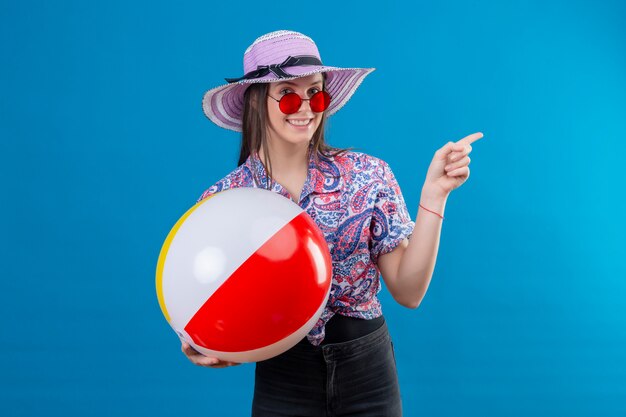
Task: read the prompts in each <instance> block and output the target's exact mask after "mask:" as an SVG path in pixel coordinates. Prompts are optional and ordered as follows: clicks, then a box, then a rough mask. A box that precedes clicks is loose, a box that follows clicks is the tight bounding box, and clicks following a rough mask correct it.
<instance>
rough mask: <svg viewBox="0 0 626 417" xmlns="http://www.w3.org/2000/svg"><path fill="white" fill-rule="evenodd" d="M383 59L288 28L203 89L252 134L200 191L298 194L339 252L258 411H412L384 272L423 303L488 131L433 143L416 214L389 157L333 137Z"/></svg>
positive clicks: (404, 296)
mask: <svg viewBox="0 0 626 417" xmlns="http://www.w3.org/2000/svg"><path fill="white" fill-rule="evenodd" d="M373 70H374V68H338V67H329V66H325V65H323V64H322V62H321V59H320V55H319V52H318V50H317V47H316V45H315V43H314V42H313V40H312V39H311V38H309V37H307V36H305V35H303V34H301V33H298V32H293V31H286V30H281V31H276V32H271V33H268V34H266V35H263V36H261V37H259V38H258V39H256V40H255V41H254V43H253V44H252V45H251V46H250V47H249V48H248V49H247V50H246V52H245V53H244V76H242V77H240V78H235V79H230V78H227V79H226V81H228V82H229V84H227V85H223V86H220V87H217V88H214V89H211V90H209V91H207V93H206V94H205V96H204V100H203V108H204V111H205V114H206V115H207V117H208V118H209V119H210V120H211V121H213V122H215V123H216V124H217V125H218V126H220V127H223V128H226V129H230V130H234V131H238V132H242V142H241V153H240V157H239V164H238V165H239V166H238V167H237V168H236V169H235V170H233V171H232V172H231V173H229V174H228V175H226V176H225V177H224V178H222V179H221V180H220V181H218V182H217V183H215V184H214V185H213V186H211V187H210V188H208V189H207V190H206V191H205V192H204V193H202V195H201V196H200V199H199V200H198V201H200V200H202V199H204V198H206V197H208V196H210V195H212V194H214V193H217V192H220V191H222V190H225V189H229V188H235V187H260V188H266V189H270V190H272V191H274V192H277V193H279V194H282V195H283V196H285V197H286V198H291V199H292V200H293V201H294V202H295V203H297V204H298V205H300V207H301V208H302V209H304V210H305V211H306V212H307V213H308V214H309V215H310V216H311V217H312V218H313V220H314V221H315V222H316V224H317V225H318V226H319V228H320V230H321V231H322V232H323V233H324V237H325V238H326V241H327V243H328V246H329V249H330V252H331V258H332V262H333V282H332V287H331V294H330V297H329V300H328V303H327V306H326V308H325V310H324V312H323V314H322V316H321V317H320V319H319V321H318V322H317V324H316V325H315V327H314V328H313V329H312V330H311V332H310V333H309V334H308V335H307V336H306V337H305V338H304V339H302V341H300V342H299V343H298V344H297V345H296V346H294V347H293V348H292V349H290V350H288V351H287V352H285V353H283V354H281V355H279V356H277V357H274V358H272V359H268V360H265V361H260V362H257V363H256V370H255V388H254V399H253V406H252V408H253V409H252V415H253V416H257V417H258V416H272V417H276V416H296V415H297V416H322V415H329V416H330V415H332V416H340V415H352V416H357V415H358V416H376V417H384V416H400V415H402V405H401V399H400V390H399V387H398V378H397V371H396V362H395V356H394V351H393V343H392V341H391V337H390V335H389V333H388V330H387V325H386V323H385V321H384V317H383V315H382V310H381V305H380V303H379V301H378V298H377V293H378V292H379V291H380V289H381V286H380V278H381V275H382V278H383V279H384V281H385V284H386V286H387V288H388V289H389V291H390V292H391V294H392V296H393V298H394V299H395V300H396V301H397V302H398V303H400V304H401V305H403V306H406V307H408V308H417V306H418V305H419V304H420V302H421V300H422V298H423V297H424V295H425V293H426V290H427V288H428V285H429V282H430V279H431V275H432V273H433V270H434V267H435V261H436V257H437V250H438V246H439V235H440V231H441V223H442V220H443V212H444V208H445V204H446V200H447V197H448V195H449V193H450V192H451V191H452V190H453V189H455V188H457V187H459V186H460V185H461V184H462V183H463V182H465V181H466V180H467V178H468V177H469V167H468V165H469V162H470V159H469V156H468V155H469V153H470V152H471V150H472V147H471V143H472V142H474V141H475V140H477V139H479V138H481V137H482V133H475V134H472V135H469V136H467V137H465V138H463V139H461V140H460V141H458V142H456V143H453V142H448V143H447V144H446V145H444V146H443V147H442V148H441V149H439V150H437V152H435V156H434V158H433V160H432V162H431V164H430V167H429V169H428V172H427V175H426V180H425V183H424V185H423V186H422V190H421V198H420V205H419V207H420V208H421V209H422V210H423V212H419V216H418V217H417V219H416V222H415V223H414V222H413V221H411V218H410V215H409V213H408V210H407V208H406V204H405V202H404V199H403V197H402V193H401V191H400V187H399V185H398V183H397V181H396V179H395V177H394V175H393V172H392V171H391V169H390V167H389V165H388V164H387V163H385V162H384V161H382V160H380V159H378V158H375V157H373V156H370V155H366V154H364V153H360V152H353V151H350V150H343V149H335V148H332V147H330V146H328V145H327V144H326V142H325V139H324V124H325V121H326V118H327V117H329V116H330V115H332V114H334V113H335V112H336V111H337V110H339V109H340V108H341V107H342V106H343V105H344V104H346V102H347V101H348V100H349V99H350V97H351V96H352V95H353V93H354V92H355V91H356V89H357V88H358V86H359V85H360V84H361V82H362V81H363V79H364V78H365V77H366V76H367V75H368V74H369V73H370V72H372V71H373ZM409 237H410V240H409ZM182 350H183V352H184V353H185V355H186V356H187V357H188V358H189V359H190V360H191V361H192V362H193V363H194V364H196V365H200V366H206V367H212V368H222V367H227V366H232V365H237V364H236V363H233V362H225V361H220V360H218V359H217V358H210V357H205V356H203V355H201V354H199V353H198V352H196V351H195V350H194V349H193V348H191V347H190V346H189V344H187V343H184V342H183V345H182Z"/></svg>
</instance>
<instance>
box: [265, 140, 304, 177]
mask: <svg viewBox="0 0 626 417" xmlns="http://www.w3.org/2000/svg"><path fill="white" fill-rule="evenodd" d="M308 150H309V144H308V143H306V144H298V145H292V144H285V143H279V144H276V143H271V142H270V141H268V149H267V151H268V154H269V157H270V160H271V164H272V177H274V179H279V178H285V177H292V176H293V175H295V174H298V173H302V172H305V173H306V172H307V169H308V166H309V158H308ZM259 158H260V160H261V161H264V153H263V148H261V150H260V151H259Z"/></svg>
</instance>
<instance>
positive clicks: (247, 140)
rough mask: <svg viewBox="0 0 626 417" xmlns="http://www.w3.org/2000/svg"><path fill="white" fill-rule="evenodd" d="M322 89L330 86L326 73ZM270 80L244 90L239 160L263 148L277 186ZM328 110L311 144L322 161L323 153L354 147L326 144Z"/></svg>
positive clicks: (269, 174) (329, 154)
mask: <svg viewBox="0 0 626 417" xmlns="http://www.w3.org/2000/svg"><path fill="white" fill-rule="evenodd" d="M322 78H323V84H322V89H324V88H325V87H326V73H322ZM269 86H270V83H254V84H252V85H250V87H248V88H247V89H246V91H245V93H244V96H243V100H244V107H243V121H242V122H243V123H242V133H241V150H240V152H239V163H238V164H237V165H241V164H243V163H244V162H246V159H248V156H250V153H255V152H259V151H260V150H261V148H263V159H264V160H263V165H264V166H265V167H266V173H267V177H268V178H267V184H268V188H270V189H271V188H272V186H273V178H272V163H271V161H270V156H269V152H267V145H268V143H267V140H268V138H267V118H268V114H267V100H266V99H265V98H266V96H267V93H268V90H269ZM326 118H327V116H326V112H324V113H323V114H322V121H321V122H320V125H319V126H318V127H317V130H316V131H315V132H314V133H313V137H312V138H311V142H312V146H309V154H308V156H309V157H310V152H313V153H314V154H313V155H314V161H315V163H316V164H317V163H318V162H319V155H322V156H324V157H327V158H328V157H334V156H337V155H339V154H341V153H343V152H347V151H348V150H351V149H352V148H348V149H342V148H334V147H332V146H329V145H328V144H326V141H325V138H324V130H325V126H326Z"/></svg>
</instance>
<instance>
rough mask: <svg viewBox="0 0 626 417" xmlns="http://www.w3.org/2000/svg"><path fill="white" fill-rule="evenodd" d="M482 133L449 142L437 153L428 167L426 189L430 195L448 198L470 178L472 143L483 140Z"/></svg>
mask: <svg viewBox="0 0 626 417" xmlns="http://www.w3.org/2000/svg"><path fill="white" fill-rule="evenodd" d="M482 137H483V134H482V133H481V132H476V133H472V134H471V135H469V136H466V137H464V138H463V139H461V140H459V141H458V142H448V143H446V144H445V145H444V146H443V147H442V148H440V149H438V150H437V152H435V156H434V158H433V160H432V162H431V163H430V166H429V167H428V172H427V173H426V181H425V182H424V189H427V190H428V191H429V192H430V193H434V194H438V195H440V196H441V197H447V196H448V194H450V192H451V191H452V190H454V189H455V188H458V187H460V186H461V184H463V183H464V182H465V181H467V179H468V178H469V174H470V172H469V163H470V158H469V153H470V152H471V151H472V145H471V144H472V143H473V142H475V141H477V140H478V139H480V138H482Z"/></svg>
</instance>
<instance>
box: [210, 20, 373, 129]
mask: <svg viewBox="0 0 626 417" xmlns="http://www.w3.org/2000/svg"><path fill="white" fill-rule="evenodd" d="M374 70H375V68H339V67H329V66H325V65H324V64H322V60H321V58H320V53H319V51H318V50H317V46H316V45H315V42H313V40H312V39H311V38H309V37H308V36H306V35H303V34H302V33H298V32H294V31H291V30H278V31H275V32H271V33H268V34H265V35H263V36H261V37H259V38H257V39H256V40H255V41H254V42H253V43H252V45H250V46H249V47H248V49H246V51H245V53H244V55H243V72H244V75H243V76H241V77H239V78H226V81H227V82H228V84H226V85H222V86H219V87H216V88H213V89H211V90H209V91H207V92H206V93H205V94H204V98H203V100H202V108H203V110H204V114H206V116H207V117H208V118H209V119H210V120H211V121H212V122H214V123H215V124H217V125H218V126H220V127H223V128H225V129H230V130H234V131H236V132H241V124H242V117H243V105H244V102H243V94H244V92H245V91H246V89H247V88H248V87H249V86H250V85H251V84H252V83H267V82H276V81H283V80H289V79H294V78H299V77H305V76H307V75H311V74H316V73H318V72H325V73H326V77H327V78H326V88H325V90H326V91H327V92H328V94H330V96H331V102H330V106H329V107H328V109H326V110H325V111H326V115H327V116H331V115H332V114H334V113H335V112H337V110H339V109H340V108H341V107H343V105H344V104H346V103H347V102H348V100H350V97H352V94H354V92H355V91H356V89H357V87H358V86H359V84H361V82H362V81H363V79H365V77H366V76H367V75H368V74H369V73H370V72H372V71H374Z"/></svg>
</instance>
